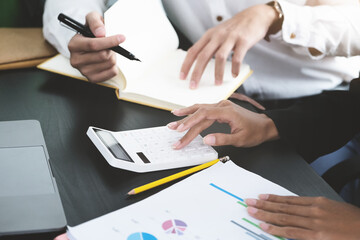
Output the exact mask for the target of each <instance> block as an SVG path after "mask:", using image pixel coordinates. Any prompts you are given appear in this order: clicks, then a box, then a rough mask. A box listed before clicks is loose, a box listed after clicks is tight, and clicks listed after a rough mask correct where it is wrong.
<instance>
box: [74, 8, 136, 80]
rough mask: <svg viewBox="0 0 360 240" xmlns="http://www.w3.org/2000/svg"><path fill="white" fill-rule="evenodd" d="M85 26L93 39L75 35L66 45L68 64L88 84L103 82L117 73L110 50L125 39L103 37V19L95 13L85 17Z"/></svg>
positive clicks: (113, 53)
mask: <svg viewBox="0 0 360 240" xmlns="http://www.w3.org/2000/svg"><path fill="white" fill-rule="evenodd" d="M80 25H81V24H80ZM86 25H87V26H88V30H90V31H91V32H90V33H93V35H94V36H95V38H91V36H87V37H86V35H87V34H76V35H75V36H74V37H73V38H72V39H71V40H70V42H69V45H68V47H69V51H70V63H71V65H72V66H73V67H74V68H77V69H78V70H79V71H80V72H81V73H82V74H83V75H84V76H85V77H87V79H88V80H89V81H90V82H94V83H98V82H103V81H106V80H108V79H110V78H112V77H114V76H116V75H117V74H118V73H119V69H118V68H117V66H116V55H115V54H116V53H115V52H114V51H112V50H110V49H111V48H113V47H114V46H115V47H116V46H118V45H119V44H120V43H122V42H124V41H125V37H124V36H123V35H114V36H110V37H105V26H104V20H103V17H102V16H101V15H100V14H98V13H96V12H91V13H89V14H87V15H86ZM74 30H76V31H79V30H78V29H74ZM83 35H85V36H83ZM125 51H126V50H125ZM122 55H123V54H122ZM131 55H132V54H131ZM132 56H133V55H132ZM134 58H135V56H134ZM134 60H136V59H134Z"/></svg>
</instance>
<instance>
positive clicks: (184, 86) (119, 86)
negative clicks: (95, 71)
mask: <svg viewBox="0 0 360 240" xmlns="http://www.w3.org/2000/svg"><path fill="white" fill-rule="evenodd" d="M138 6H142V7H141V8H139V7H138ZM105 27H106V33H107V35H108V36H111V35H115V34H124V35H125V36H126V41H125V42H124V43H122V44H121V46H122V47H124V48H125V49H127V50H129V51H130V52H132V53H133V54H134V55H135V56H136V57H138V58H139V59H140V60H141V62H138V61H130V60H128V59H127V58H124V57H122V56H120V55H119V54H117V65H118V67H119V69H120V70H121V71H120V72H121V73H120V74H119V75H118V76H116V77H114V78H113V79H110V80H109V81H106V82H104V83H102V85H105V86H109V87H112V88H114V89H116V94H117V97H118V98H119V99H122V100H126V101H131V102H135V103H139V104H143V105H147V106H151V107H156V108H160V109H165V110H172V109H176V108H180V107H187V106H191V105H193V104H196V103H217V102H219V101H221V100H224V99H227V98H228V97H229V96H230V95H231V94H232V93H233V92H234V91H235V90H236V89H237V88H238V87H239V86H240V85H241V84H242V83H243V82H244V81H245V79H246V78H247V77H248V76H249V75H250V74H251V72H252V71H251V69H250V67H249V66H248V65H246V64H242V66H241V71H240V74H239V76H238V77H237V78H233V77H232V75H231V63H230V62H227V64H226V69H225V75H224V82H223V84H222V85H220V86H215V81H214V69H215V61H214V60H211V61H210V62H209V64H208V66H207V68H206V70H205V72H204V74H203V76H202V79H201V82H200V84H199V87H198V88H197V89H194V90H192V89H190V88H189V79H187V80H180V79H179V74H180V68H181V65H182V63H183V60H184V58H185V56H186V52H185V51H183V50H180V49H177V47H178V45H179V40H178V37H177V35H176V32H175V30H174V28H173V27H172V25H171V23H170V22H169V20H168V18H167V17H166V14H165V11H164V9H163V7H162V5H161V1H158V0H118V1H117V3H115V4H114V5H113V6H112V7H111V8H110V9H109V10H108V11H106V12H105ZM38 67H39V68H41V69H44V70H48V71H52V72H56V73H60V74H63V75H67V76H71V77H74V78H77V79H83V80H86V78H85V77H84V76H82V75H81V73H80V72H79V71H78V70H76V69H74V68H72V67H71V65H70V62H69V60H68V59H66V58H65V57H63V56H61V55H58V56H56V57H54V58H52V59H50V60H48V61H46V62H44V63H43V64H41V65H39V66H38ZM189 75H190V74H189Z"/></svg>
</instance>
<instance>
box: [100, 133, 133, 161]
mask: <svg viewBox="0 0 360 240" xmlns="http://www.w3.org/2000/svg"><path fill="white" fill-rule="evenodd" d="M94 131H95V133H96V135H97V136H98V137H99V138H100V140H101V141H102V142H103V143H104V145H105V146H106V147H107V148H108V149H109V151H110V152H111V153H112V154H113V156H114V157H115V158H117V159H120V160H124V161H128V162H134V161H133V160H132V159H131V158H130V156H129V154H127V152H126V151H125V149H124V148H123V147H122V146H121V144H120V143H119V142H118V141H116V139H115V138H114V136H113V135H112V134H111V133H109V132H106V131H102V130H100V129H95V128H94Z"/></svg>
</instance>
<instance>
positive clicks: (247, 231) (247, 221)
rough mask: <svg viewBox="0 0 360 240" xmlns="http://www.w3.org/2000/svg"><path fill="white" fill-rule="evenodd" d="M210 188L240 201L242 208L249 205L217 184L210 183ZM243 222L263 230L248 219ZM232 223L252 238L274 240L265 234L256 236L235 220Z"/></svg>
mask: <svg viewBox="0 0 360 240" xmlns="http://www.w3.org/2000/svg"><path fill="white" fill-rule="evenodd" d="M210 186H212V187H214V188H215V189H218V190H220V191H221V192H223V193H225V194H227V195H229V196H231V197H233V198H235V199H237V200H239V201H237V203H238V204H240V205H241V206H243V207H246V208H247V205H246V203H245V201H244V199H243V198H241V197H239V196H236V195H235V194H233V193H231V192H228V191H227V190H225V189H223V188H221V187H219V186H217V185H215V184H213V183H210ZM242 220H243V221H245V222H246V223H248V224H250V225H253V226H255V227H257V228H259V229H261V228H260V226H259V225H257V224H256V223H253V222H251V221H250V220H248V219H246V218H242ZM231 222H232V223H233V224H235V225H237V226H238V227H241V228H242V229H244V230H245V231H246V234H247V235H249V236H251V237H252V238H254V239H255V240H272V238H269V237H267V236H266V235H264V234H256V233H255V232H253V231H251V230H250V229H248V228H246V227H245V226H243V225H241V224H239V223H237V222H235V221H233V220H231ZM274 237H276V238H278V239H280V240H285V238H282V237H278V236H274Z"/></svg>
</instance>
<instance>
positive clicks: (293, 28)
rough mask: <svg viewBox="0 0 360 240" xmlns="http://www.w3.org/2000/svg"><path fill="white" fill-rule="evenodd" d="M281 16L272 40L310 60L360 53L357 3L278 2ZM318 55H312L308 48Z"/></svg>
mask: <svg viewBox="0 0 360 240" xmlns="http://www.w3.org/2000/svg"><path fill="white" fill-rule="evenodd" d="M278 2H279V4H280V6H281V9H282V11H283V14H284V22H283V25H282V31H281V33H280V34H276V35H274V36H273V37H274V38H275V39H281V40H283V41H284V42H286V43H287V44H289V45H290V46H291V47H292V49H293V50H294V51H295V52H297V53H298V54H301V55H307V56H309V57H310V58H312V59H321V58H323V57H325V56H345V57H350V56H355V55H359V54H360V4H342V5H321V6H304V5H298V4H294V3H290V2H289V1H286V0H279V1H278ZM311 48H313V49H316V50H318V51H319V52H320V53H319V54H312V53H311V52H310V49H311Z"/></svg>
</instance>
